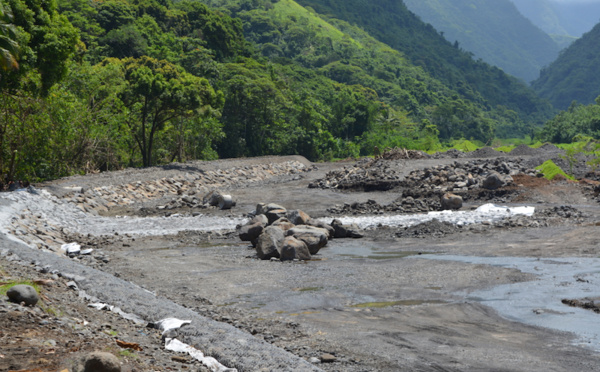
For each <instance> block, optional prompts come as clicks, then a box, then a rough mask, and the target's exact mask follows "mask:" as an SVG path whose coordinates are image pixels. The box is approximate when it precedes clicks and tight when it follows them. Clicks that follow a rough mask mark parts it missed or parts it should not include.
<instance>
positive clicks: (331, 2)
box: [298, 0, 552, 123]
mask: <svg viewBox="0 0 600 372" xmlns="http://www.w3.org/2000/svg"><path fill="white" fill-rule="evenodd" d="M298 2H299V3H300V4H302V5H304V6H310V7H312V8H313V9H315V10H316V11H317V12H318V13H320V14H323V15H325V16H326V17H329V18H337V19H342V20H344V21H347V22H349V23H351V24H355V25H357V26H358V27H360V28H362V29H364V30H365V31H367V32H368V33H369V34H370V35H372V36H373V37H375V38H377V39H378V40H379V41H382V42H383V43H385V44H387V45H389V46H391V47H392V48H394V49H396V50H399V51H401V52H402V53H404V54H405V55H406V57H407V58H408V59H409V60H410V61H411V62H412V63H413V64H415V65H417V66H421V67H423V68H424V69H425V70H426V71H427V72H428V73H429V74H430V75H431V76H433V77H435V78H436V79H438V80H440V81H441V82H443V83H444V84H446V85H448V86H450V87H452V89H455V90H456V91H458V92H460V93H461V94H462V95H463V96H464V97H467V98H468V99H471V100H477V99H478V97H477V96H478V95H479V96H480V97H481V98H483V101H482V103H483V104H484V105H486V106H487V107H491V108H494V107H498V106H501V107H506V108H508V109H510V110H514V111H516V112H517V113H518V114H519V115H520V117H521V118H523V119H524V120H526V121H528V122H535V123H541V122H543V121H544V120H545V119H547V118H548V117H550V116H551V115H552V107H551V106H550V105H548V104H547V103H546V102H544V101H543V100H540V99H539V98H538V97H537V96H536V94H535V93H534V92H533V91H532V90H530V89H529V88H528V87H527V86H526V85H525V84H524V83H522V82H521V81H520V80H518V79H516V78H514V77H512V76H509V75H507V74H505V73H504V72H503V71H502V70H500V69H498V68H497V67H494V66H490V65H488V64H487V63H485V62H483V61H481V60H473V58H472V56H473V55H472V53H470V52H467V51H464V50H462V49H460V48H459V45H457V44H456V43H454V44H452V43H450V42H448V41H447V40H446V39H445V38H444V37H443V36H441V35H440V34H439V32H438V31H436V30H435V28H434V27H433V26H431V25H429V24H425V23H424V22H423V21H421V20H420V19H419V18H418V17H417V16H416V15H415V14H414V13H412V12H410V11H409V10H408V9H407V7H406V5H405V4H404V3H403V2H402V1H396V0H379V1H367V0H299V1H298ZM475 92H476V94H474V93H475Z"/></svg>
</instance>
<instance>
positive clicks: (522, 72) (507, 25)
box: [404, 0, 559, 82]
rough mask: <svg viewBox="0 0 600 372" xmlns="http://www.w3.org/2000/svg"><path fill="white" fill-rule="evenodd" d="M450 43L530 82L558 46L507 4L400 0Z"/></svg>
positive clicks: (503, 0)
mask: <svg viewBox="0 0 600 372" xmlns="http://www.w3.org/2000/svg"><path fill="white" fill-rule="evenodd" d="M404 2H405V3H406V6H407V7H408V8H409V9H410V10H411V11H412V12H414V13H415V14H417V15H418V16H419V17H420V18H421V19H422V20H423V21H425V22H427V23H431V24H432V25H433V26H434V27H435V28H436V29H437V30H438V31H440V32H443V33H444V37H445V38H446V39H448V40H449V41H450V42H454V41H455V40H456V41H458V42H459V43H460V46H461V47H462V48H463V49H465V50H468V51H470V52H473V53H474V54H475V58H481V59H483V60H484V61H485V62H488V63H489V64H492V65H495V66H498V67H500V68H501V69H503V70H504V71H505V72H507V73H509V74H511V75H513V76H516V77H518V78H521V79H523V80H524V81H526V82H531V81H532V80H535V79H537V78H538V76H539V71H540V69H541V68H542V67H544V66H547V65H549V64H550V63H551V62H552V61H554V60H555V59H556V57H558V51H559V47H558V45H557V44H556V43H555V42H554V41H553V40H552V39H551V38H550V37H549V36H548V35H547V34H546V33H544V32H543V31H541V30H540V29H539V28H537V27H536V26H534V25H533V24H532V23H531V21H529V20H528V19H526V18H525V17H524V16H523V15H522V14H521V13H520V12H519V11H518V10H517V8H516V7H515V6H514V4H513V3H511V2H510V0H495V1H487V0H477V1H473V0H404Z"/></svg>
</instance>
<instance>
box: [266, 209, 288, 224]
mask: <svg viewBox="0 0 600 372" xmlns="http://www.w3.org/2000/svg"><path fill="white" fill-rule="evenodd" d="M286 214H287V211H286V210H285V209H271V210H269V211H267V213H266V214H265V215H266V216H267V219H268V220H269V225H271V224H272V223H273V222H275V221H277V220H278V219H280V218H283V217H285V215H286Z"/></svg>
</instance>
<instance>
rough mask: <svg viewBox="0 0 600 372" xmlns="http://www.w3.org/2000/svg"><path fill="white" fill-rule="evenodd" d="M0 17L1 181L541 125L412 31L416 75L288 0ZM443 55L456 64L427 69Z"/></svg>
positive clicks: (82, 8)
mask: <svg viewBox="0 0 600 372" xmlns="http://www.w3.org/2000/svg"><path fill="white" fill-rule="evenodd" d="M0 3H1V4H3V8H2V9H7V11H3V12H2V17H1V18H0V47H1V48H4V46H3V45H5V46H9V48H8V49H6V48H4V49H3V50H0V52H2V57H1V59H0V61H2V62H6V63H3V65H2V66H3V68H4V69H3V70H0V89H1V90H2V98H1V99H2V102H1V106H0V174H3V175H4V179H5V180H10V179H16V178H21V179H29V180H32V181H35V180H43V179H48V178H54V177H60V176H64V175H69V174H73V173H76V172H84V171H98V170H111V169H119V168H122V167H125V166H149V165H153V164H164V163H168V162H171V161H186V160H189V159H213V158H217V157H236V156H257V155H266V154H302V155H305V156H307V157H308V158H309V159H311V160H321V159H331V158H334V157H347V156H358V155H361V154H362V155H367V154H372V153H373V152H374V151H376V147H378V148H385V147H388V146H402V147H408V148H419V149H425V150H431V149H435V148H438V147H439V146H440V142H450V141H452V140H454V139H460V138H467V139H472V140H477V141H481V142H482V143H489V142H490V141H491V140H492V139H493V138H494V136H496V135H499V134H500V135H508V134H510V135H513V136H519V135H523V134H526V133H529V132H531V130H532V128H533V127H534V125H536V124H539V123H540V122H541V120H542V119H543V118H545V117H548V114H549V112H550V110H551V108H550V106H549V105H545V104H544V103H543V102H542V101H539V100H538V99H537V98H536V97H535V95H534V94H533V93H532V92H531V91H529V90H528V89H527V88H526V87H525V86H524V85H522V84H520V83H519V82H518V81H516V80H515V79H512V78H510V77H508V76H506V75H505V74H504V73H502V71H500V70H499V69H497V68H491V67H489V66H488V65H486V64H485V63H483V62H481V61H479V62H475V61H472V59H471V56H470V55H469V54H468V53H465V52H461V51H460V50H458V49H457V48H454V47H453V46H452V45H450V44H449V43H448V42H446V41H445V40H444V39H443V38H442V37H441V36H440V35H439V34H438V33H437V32H435V30H433V28H431V27H430V26H425V25H424V24H422V23H421V22H420V21H419V20H418V19H416V18H415V17H414V16H413V18H411V19H410V23H411V25H413V26H414V27H415V29H414V30H412V31H410V30H409V29H405V30H404V34H405V35H408V34H414V35H418V40H417V39H415V40H411V41H410V43H409V46H410V47H411V48H408V49H409V50H413V51H414V48H416V46H417V43H418V42H423V45H425V46H427V47H426V48H425V50H426V51H427V53H423V60H421V61H420V62H418V63H417V64H418V65H422V66H424V67H425V69H424V68H422V67H417V66H415V65H414V64H413V63H411V61H410V60H409V59H407V58H406V57H405V56H404V55H403V54H401V53H400V52H398V51H397V50H395V49H392V48H390V47H388V46H386V45H385V44H382V43H381V42H380V41H378V40H376V39H374V38H373V37H371V36H370V35H369V34H367V33H366V32H365V31H364V30H362V29H361V28H360V27H357V26H354V25H351V24H349V23H347V22H346V21H344V20H339V19H328V18H320V17H319V16H318V15H317V14H316V13H315V12H314V11H313V10H311V9H307V8H303V7H301V6H300V5H298V4H297V3H296V2H294V1H292V0H281V1H275V0H273V1H269V0H237V1H227V2H223V1H219V2H216V1H207V3H209V5H211V6H219V8H218V9H216V8H214V7H208V6H207V5H205V4H203V3H201V2H197V1H189V0H183V1H178V2H170V1H165V0H162V1H157V0H103V1H94V2H90V1H88V0H61V1H60V2H59V3H58V4H57V3H56V2H54V1H53V0H0ZM411 27H412V26H411ZM422 30H427V33H425V34H421V33H420V31H422ZM428 38H433V41H431V40H429V39H428ZM15 45H16V46H18V48H13V47H14V46H15ZM10 46H13V47H10ZM438 46H443V48H442V49H441V54H443V53H449V55H451V56H452V57H451V58H450V57H447V56H446V57H444V58H442V57H436V56H435V55H434V54H433V51H434V50H435V48H437V47H438ZM4 50H5V51H6V53H5V52H4ZM450 51H451V52H450ZM407 55H408V56H409V57H410V56H412V57H411V58H410V59H413V58H415V57H416V54H415V53H411V54H408V53H407ZM10 57H14V60H11V59H10ZM448 58H450V59H452V58H454V59H455V60H454V62H456V63H459V62H460V63H462V64H464V66H463V67H462V68H459V67H458V66H459V65H457V64H450V65H449V62H448V61H447V59H448ZM436 63H437V64H439V67H440V70H441V72H440V71H437V70H432V67H433V66H434V65H435V64H436ZM17 64H18V65H17ZM427 70H431V71H435V72H436V73H435V74H433V73H428V71H427ZM432 75H439V76H440V77H439V78H436V77H434V76H432ZM478 89H479V90H478ZM480 91H481V93H480ZM0 182H1V181H0Z"/></svg>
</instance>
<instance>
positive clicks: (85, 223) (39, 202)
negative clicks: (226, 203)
mask: <svg viewBox="0 0 600 372" xmlns="http://www.w3.org/2000/svg"><path fill="white" fill-rule="evenodd" d="M311 169H312V168H311V167H309V166H307V165H305V164H304V163H303V162H300V161H295V160H292V161H285V162H273V163H265V164H252V165H245V166H238V167H231V168H227V169H214V170H206V171H205V170H201V169H198V170H196V171H195V172H191V171H187V172H184V173H179V174H174V175H171V176H170V177H168V178H166V177H163V178H160V179H148V177H145V179H144V180H143V181H133V182H127V183H124V184H110V185H106V186H95V187H87V188H86V187H81V186H72V185H73V184H69V183H68V182H67V183H66V184H65V183H63V184H62V185H61V186H60V187H59V186H56V185H51V186H50V187H48V188H47V189H48V190H50V191H51V192H52V194H50V193H48V192H46V191H45V190H44V191H40V190H38V189H35V188H30V189H29V190H28V191H19V192H16V193H12V195H11V194H6V195H7V198H9V199H12V200H13V201H16V202H17V203H20V205H22V208H21V209H19V210H18V212H17V213H14V214H10V215H9V214H7V216H6V219H5V223H4V224H3V225H2V226H0V227H2V228H3V229H4V230H5V231H7V232H8V233H9V234H11V235H13V236H16V237H18V238H19V239H21V240H22V241H23V242H25V243H26V244H28V245H29V246H32V247H35V248H41V249H46V250H50V251H54V252H57V251H59V249H60V247H61V246H62V245H63V244H65V243H67V242H66V241H65V239H66V237H67V236H71V235H72V234H73V233H80V234H92V235H112V234H113V233H114V232H113V230H114V231H117V230H121V231H123V229H122V227H124V226H126V225H127V224H129V223H131V225H132V227H131V231H130V233H131V234H137V233H144V234H152V233H156V232H159V233H165V232H166V233H168V232H169V231H158V230H157V228H159V227H160V226H162V225H164V221H162V220H161V218H159V217H156V218H147V219H144V220H143V222H141V221H142V220H139V221H133V220H132V219H121V220H115V219H114V218H112V219H109V218H102V217H100V215H101V214H104V213H106V212H110V211H111V210H112V209H115V208H123V207H133V206H139V205H143V204H144V203H150V202H154V203H158V202H160V203H162V204H163V205H159V206H158V208H157V209H158V210H161V209H162V210H170V209H175V208H180V207H188V208H192V209H194V208H195V209H197V210H200V209H205V208H209V207H210V206H209V205H208V204H207V203H206V201H205V200H203V199H204V196H205V195H206V194H207V193H208V192H210V191H211V190H217V189H226V188H229V187H240V186H241V185H251V184H255V183H264V182H268V181H269V180H270V179H273V178H276V177H283V176H290V177H299V175H300V174H301V173H303V172H307V171H310V170H311ZM30 204H33V205H35V208H30ZM212 220H213V221H211V222H210V225H206V226H204V227H203V228H202V229H203V230H210V229H211V228H214V227H215V226H219V225H220V226H222V228H234V227H235V225H236V223H239V222H240V221H233V222H232V221H230V220H228V219H225V218H223V217H222V218H213V219H212ZM199 221H200V220H199V219H198V218H195V219H192V218H191V217H190V218H186V217H183V218H181V219H179V220H178V221H176V222H173V223H172V224H174V225H177V226H178V227H177V231H180V230H185V229H190V230H197V229H199V227H198V225H200V222H199ZM116 225H119V228H114V229H113V228H111V226H116ZM160 228H161V229H162V227H160ZM177 231H175V232H177ZM171 232H172V231H171Z"/></svg>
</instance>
